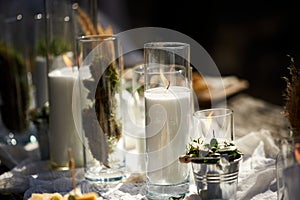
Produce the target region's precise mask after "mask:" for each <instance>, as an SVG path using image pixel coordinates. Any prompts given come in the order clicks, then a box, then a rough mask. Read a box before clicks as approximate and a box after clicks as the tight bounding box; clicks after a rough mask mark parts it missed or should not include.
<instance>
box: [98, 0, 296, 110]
mask: <svg viewBox="0 0 300 200" xmlns="http://www.w3.org/2000/svg"><path fill="white" fill-rule="evenodd" d="M116 8H118V9H116ZM120 8H121V9H120ZM99 9H100V10H101V12H103V13H105V14H106V15H108V16H110V17H111V19H112V20H113V21H114V22H115V23H117V24H118V26H119V27H120V30H128V29H131V28H138V27H149V26H151V27H162V28H169V29H172V30H176V31H179V32H181V33H183V34H185V35H187V36H189V37H191V38H193V39H194V40H196V41H197V42H198V43H199V44H200V45H202V46H203V47H204V48H205V49H206V51H207V52H208V53H209V54H210V56H211V57H212V59H213V60H214V62H215V63H216V65H217V66H218V69H219V71H220V72H221V74H222V75H224V76H225V75H236V76H238V77H239V78H242V79H246V80H248V81H249V86H250V87H249V89H247V90H246V91H244V92H246V93H248V94H251V95H253V96H255V97H258V98H261V99H264V100H267V101H269V102H271V103H274V104H277V105H282V104H283V103H284V102H283V97H282V92H283V90H284V88H285V82H284V81H283V79H282V77H283V76H288V70H287V67H288V66H289V64H290V58H289V57H288V56H287V55H288V54H289V55H291V56H292V57H293V58H294V60H295V63H296V66H300V46H299V39H300V32H299V23H298V21H299V19H300V12H299V6H297V5H296V2H289V1H236V2H231V1H169V0H167V1H161V0H160V1H159V0H151V1H150V0H149V1H140V0H110V1H107V2H106V1H103V0H102V1H101V0H100V1H99ZM297 64H299V65H297Z"/></svg>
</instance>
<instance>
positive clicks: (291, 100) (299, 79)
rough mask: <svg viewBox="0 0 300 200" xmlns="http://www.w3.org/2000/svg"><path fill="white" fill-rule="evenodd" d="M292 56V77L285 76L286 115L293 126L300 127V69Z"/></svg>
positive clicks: (290, 70) (289, 68)
mask: <svg viewBox="0 0 300 200" xmlns="http://www.w3.org/2000/svg"><path fill="white" fill-rule="evenodd" d="M290 58H291V63H290V66H289V67H288V70H289V73H290V77H283V79H284V80H285V82H286V89H285V91H284V93H283V96H284V98H285V105H284V115H285V116H286V117H287V119H288V121H289V123H290V126H291V127H292V128H300V70H299V69H297V68H296V67H295V62H294V59H293V58H292V57H290Z"/></svg>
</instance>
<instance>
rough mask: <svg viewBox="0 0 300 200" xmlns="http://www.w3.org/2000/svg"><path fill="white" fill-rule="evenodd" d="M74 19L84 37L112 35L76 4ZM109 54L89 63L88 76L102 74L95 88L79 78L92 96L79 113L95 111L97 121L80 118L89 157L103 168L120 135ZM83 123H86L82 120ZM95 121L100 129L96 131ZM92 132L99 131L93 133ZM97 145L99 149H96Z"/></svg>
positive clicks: (114, 76) (116, 75)
mask: <svg viewBox="0 0 300 200" xmlns="http://www.w3.org/2000/svg"><path fill="white" fill-rule="evenodd" d="M77 22H78V23H79V25H80V27H81V30H82V32H83V34H84V35H85V36H88V35H100V36H101V35H107V36H109V35H113V30H112V27H111V26H108V27H107V28H104V27H103V26H102V25H101V24H100V23H98V24H97V25H94V24H93V23H92V21H91V20H90V18H89V16H88V15H87V14H86V13H85V12H84V11H83V10H82V9H81V8H80V7H79V6H78V7H77ZM108 48H110V52H108V54H112V55H113V54H114V47H113V46H108ZM111 57H112V56H111V55H96V56H95V59H94V60H93V61H92V64H91V65H90V66H89V69H90V72H91V75H92V79H93V80H96V81H97V78H98V79H99V73H103V75H102V76H101V78H100V80H99V82H98V83H97V87H96V91H95V89H94V87H95V83H93V82H91V80H90V79H88V80H83V84H84V86H85V87H86V88H87V89H88V90H89V94H88V98H90V99H95V101H94V105H93V106H91V107H88V108H85V109H84V111H83V115H84V118H85V119H93V117H92V116H93V115H94V114H95V111H96V116H97V122H96V121H91V120H83V129H84V130H88V132H86V133H85V134H86V137H87V139H88V143H89V147H90V149H91V153H92V154H93V156H94V157H95V158H96V159H97V160H99V161H100V162H101V164H103V165H104V166H106V167H110V166H109V163H108V154H109V153H112V152H113V149H114V145H115V144H116V143H117V141H119V139H120V137H121V134H122V132H121V124H120V123H119V122H118V120H117V119H116V109H117V108H116V103H117V102H116V99H115V93H116V92H118V91H119V87H118V86H119V82H120V79H119V72H118V69H117V63H116V61H112V62H111V61H110V60H107V58H111ZM109 62H111V63H110V64H109V66H108V67H107V68H106V69H105V71H104V72H101V71H99V70H100V69H101V65H103V64H105V65H104V66H106V63H109ZM85 122H86V123H85ZM98 124H99V125H100V127H101V129H102V131H100V130H99V127H98ZM95 133H103V134H101V135H95ZM99 144H100V145H101V148H99Z"/></svg>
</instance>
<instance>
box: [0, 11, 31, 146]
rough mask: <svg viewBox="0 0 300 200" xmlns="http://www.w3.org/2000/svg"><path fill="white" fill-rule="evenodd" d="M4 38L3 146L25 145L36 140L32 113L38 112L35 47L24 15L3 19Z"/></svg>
mask: <svg viewBox="0 0 300 200" xmlns="http://www.w3.org/2000/svg"><path fill="white" fill-rule="evenodd" d="M14 11H15V10H14V9H12V12H14ZM0 20H1V24H3V29H2V34H3V35H2V37H1V38H0V95H1V97H0V106H1V111H0V112H1V119H0V120H1V121H0V127H2V129H1V130H0V143H5V144H9V145H19V144H20V145H22V144H26V143H29V142H31V139H32V140H34V139H36V128H35V126H34V124H33V123H32V121H31V120H30V116H29V112H30V111H31V110H32V109H34V107H35V105H34V98H33V87H32V79H31V72H32V65H31V64H32V63H31V61H32V57H31V51H32V49H31V44H30V42H29V39H30V38H31V35H29V33H28V31H27V29H26V28H27V27H26V24H27V22H28V21H29V20H30V19H29V18H27V17H24V16H23V14H22V12H21V13H18V14H17V13H13V15H12V16H9V17H7V18H1V19H0Z"/></svg>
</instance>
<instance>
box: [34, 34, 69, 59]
mask: <svg viewBox="0 0 300 200" xmlns="http://www.w3.org/2000/svg"><path fill="white" fill-rule="evenodd" d="M35 48H36V52H37V55H41V56H46V55H47V48H46V39H45V38H42V39H41V40H39V41H38V42H37V44H36V47H35ZM70 50H71V44H70V43H68V42H66V41H65V40H64V39H63V38H54V39H52V40H50V41H49V54H50V55H53V56H58V55H61V54H63V53H65V52H68V51H70Z"/></svg>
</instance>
